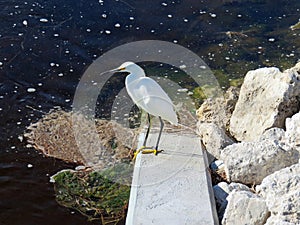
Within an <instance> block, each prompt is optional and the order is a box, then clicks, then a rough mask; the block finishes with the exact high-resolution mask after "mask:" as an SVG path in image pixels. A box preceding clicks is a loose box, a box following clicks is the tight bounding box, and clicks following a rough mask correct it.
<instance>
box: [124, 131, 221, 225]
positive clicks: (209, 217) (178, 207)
mask: <svg viewBox="0 0 300 225" xmlns="http://www.w3.org/2000/svg"><path fill="white" fill-rule="evenodd" d="M156 138H157V134H152V135H150V137H149V145H150V146H151V145H154V143H155V142H156ZM141 139H143V138H141ZM140 143H141V142H140ZM160 147H161V149H164V150H165V151H164V152H163V153H160V154H159V155H157V156H155V155H153V154H139V155H138V157H137V159H136V163H135V168H134V173H133V181H132V187H131V192H130V201H129V209H128V213H127V219H126V224H127V225H149V224H157V225H162V224H172V225H176V224H178V225H183V224H187V225H210V224H211V225H213V224H218V219H217V214H216V209H215V201H214V196H213V191H212V186H211V181H210V176H209V174H208V170H207V157H206V154H205V152H203V151H202V149H201V144H200V139H199V137H198V136H196V135H192V134H182V133H180V134H171V133H164V134H163V135H162V139H161V144H160Z"/></svg>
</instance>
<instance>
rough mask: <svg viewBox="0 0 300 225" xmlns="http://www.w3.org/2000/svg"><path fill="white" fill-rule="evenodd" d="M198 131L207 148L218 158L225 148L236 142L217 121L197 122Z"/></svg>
mask: <svg viewBox="0 0 300 225" xmlns="http://www.w3.org/2000/svg"><path fill="white" fill-rule="evenodd" d="M197 133H198V134H199V135H200V137H201V139H202V143H203V144H204V146H205V148H206V150H207V151H208V152H209V153H210V154H211V155H213V156H214V157H215V158H217V159H219V158H220V154H221V150H222V149H223V148H225V147H226V146H228V145H231V144H233V143H234V141H233V140H232V139H230V138H229V137H228V136H227V135H226V133H225V131H224V130H223V129H221V128H220V127H218V126H217V125H216V124H215V123H201V122H200V121H199V122H198V123H197Z"/></svg>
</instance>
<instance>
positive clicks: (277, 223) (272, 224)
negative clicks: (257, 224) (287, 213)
mask: <svg viewBox="0 0 300 225" xmlns="http://www.w3.org/2000/svg"><path fill="white" fill-rule="evenodd" d="M297 224H299V223H297ZM264 225H295V223H290V222H287V221H284V217H282V216H279V215H276V216H271V217H269V218H268V220H267V222H266V223H265V224H264Z"/></svg>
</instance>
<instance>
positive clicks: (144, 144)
mask: <svg viewBox="0 0 300 225" xmlns="http://www.w3.org/2000/svg"><path fill="white" fill-rule="evenodd" d="M147 116H148V129H147V133H146V137H145V140H144V143H143V146H144V147H146V144H147V139H148V136H149V132H150V127H151V120H150V114H149V113H147Z"/></svg>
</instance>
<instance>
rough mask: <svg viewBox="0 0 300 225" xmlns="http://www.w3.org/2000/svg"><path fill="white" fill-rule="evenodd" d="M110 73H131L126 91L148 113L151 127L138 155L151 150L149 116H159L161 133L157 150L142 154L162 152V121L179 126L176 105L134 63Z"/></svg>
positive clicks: (128, 63)
mask: <svg viewBox="0 0 300 225" xmlns="http://www.w3.org/2000/svg"><path fill="white" fill-rule="evenodd" d="M110 72H128V73H129V74H128V75H127V77H126V80H125V86H126V90H127V92H128V94H129V96H130V97H131V99H132V101H133V102H134V103H135V104H136V105H137V106H138V107H140V108H142V109H143V110H145V111H146V112H147V113H148V122H149V126H148V129H147V133H146V136H145V140H144V143H143V146H142V147H141V148H140V149H139V150H137V152H136V154H138V153H139V152H140V151H142V150H143V149H149V147H146V143H147V138H148V135H149V132H150V126H151V120H150V115H149V114H151V115H153V116H157V117H158V118H159V120H160V131H159V135H158V139H157V142H156V146H155V149H150V150H147V151H142V152H143V153H150V152H153V153H154V154H157V153H158V152H161V150H158V145H159V141H160V137H161V133H162V130H163V127H164V123H163V121H162V119H164V120H166V121H169V122H170V123H171V124H174V125H178V118H177V115H176V112H175V110H174V104H173V103H172V100H171V99H170V97H169V96H168V95H167V93H166V92H165V91H164V90H163V89H162V88H161V86H159V84H158V83H157V82H156V81H155V80H153V79H151V78H150V77H146V74H145V72H144V70H143V69H142V68H141V67H140V66H138V65H137V64H135V63H133V62H125V63H123V64H122V65H121V66H119V67H118V68H116V69H114V70H111V71H110ZM136 154H135V157H136Z"/></svg>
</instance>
